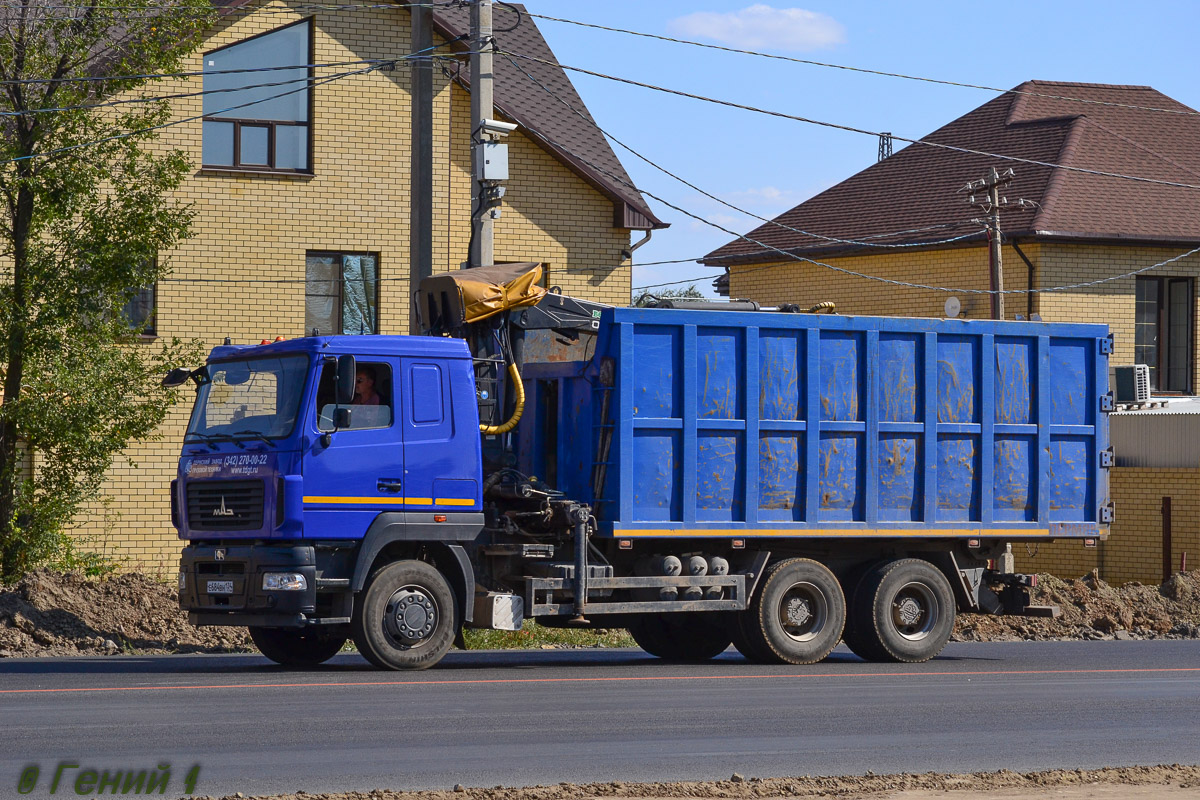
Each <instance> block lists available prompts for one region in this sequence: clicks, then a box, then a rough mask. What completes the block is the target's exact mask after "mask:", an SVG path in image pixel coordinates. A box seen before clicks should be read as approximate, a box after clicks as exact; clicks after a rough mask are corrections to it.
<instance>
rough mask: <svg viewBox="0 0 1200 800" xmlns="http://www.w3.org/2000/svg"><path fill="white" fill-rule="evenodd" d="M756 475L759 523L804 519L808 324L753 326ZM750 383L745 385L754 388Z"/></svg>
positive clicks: (750, 389)
mask: <svg viewBox="0 0 1200 800" xmlns="http://www.w3.org/2000/svg"><path fill="white" fill-rule="evenodd" d="M757 338H758V387H757V389H758V391H757V392H756V393H754V394H755V395H756V396H755V399H756V400H757V403H758V419H757V426H758V437H757V438H758V480H757V490H758V491H757V499H758V502H757V515H756V516H755V517H753V519H754V521H756V522H761V523H773V522H803V521H804V520H805V519H806V507H807V506H806V501H807V496H808V492H807V475H808V466H807V465H808V439H807V429H808V422H807V420H808V380H807V375H808V372H809V370H808V350H809V347H808V340H809V331H808V330H807V329H792V330H779V329H772V328H767V329H763V330H760V331H758V337H757ZM754 389H755V387H754V386H753V385H750V386H749V387H748V390H749V391H750V392H752V393H753V392H754Z"/></svg>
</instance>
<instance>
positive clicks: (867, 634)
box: [842, 561, 888, 661]
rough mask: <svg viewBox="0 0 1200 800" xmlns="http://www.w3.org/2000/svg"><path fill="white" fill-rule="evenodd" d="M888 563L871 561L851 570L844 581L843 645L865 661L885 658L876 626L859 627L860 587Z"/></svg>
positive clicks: (844, 577)
mask: <svg viewBox="0 0 1200 800" xmlns="http://www.w3.org/2000/svg"><path fill="white" fill-rule="evenodd" d="M886 563H888V562H886V561H869V562H867V563H865V564H860V565H859V566H857V567H855V568H854V569H852V570H850V572H848V573H847V574H846V575H845V576H843V579H842V592H843V593H844V594H845V596H846V628H845V630H843V631H842V643H843V644H845V645H846V647H848V648H850V652H852V653H854V655H856V656H858V657H859V658H861V659H862V660H863V661H880V660H885V658H884V657H883V656H881V655H880V654H879V649H878V648H879V646H878V644H876V641H877V640H876V637H875V635H874V626H873V625H870V624H868V625H866V626H863V627H860V625H859V622H858V615H857V614H856V613H855V610H856V609H857V607H858V606H857V603H858V599H857V598H858V587H859V586H861V585H862V582H863V579H864V578H865V577H866V576H867V574H868V573H870V572H871V571H872V570H874V569H875V568H876V567H878V566H879V565H880V564H886Z"/></svg>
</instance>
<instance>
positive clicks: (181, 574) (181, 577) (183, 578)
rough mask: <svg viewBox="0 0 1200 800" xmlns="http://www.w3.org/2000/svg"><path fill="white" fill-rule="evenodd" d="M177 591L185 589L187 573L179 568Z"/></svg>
mask: <svg viewBox="0 0 1200 800" xmlns="http://www.w3.org/2000/svg"><path fill="white" fill-rule="evenodd" d="M179 591H181V592H184V591H187V573H186V572H184V571H183V570H179Z"/></svg>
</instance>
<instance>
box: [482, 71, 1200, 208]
mask: <svg viewBox="0 0 1200 800" xmlns="http://www.w3.org/2000/svg"><path fill="white" fill-rule="evenodd" d="M500 52H501V53H502V54H504V55H507V56H513V57H515V58H523V59H525V60H526V61H534V62H537V63H539V64H545V65H547V66H553V67H558V68H560V69H566V70H570V71H572V72H579V73H582V74H584V75H591V76H593V77H596V78H604V79H605V80H610V81H616V82H617V83H625V84H629V85H630V86H637V87H640V88H642V89H650V90H653V91H656V92H663V93H664V94H672V95H676V96H678V97H686V98H689V99H691V100H701V101H703V102H705V103H713V104H715V105H719V106H726V107H728V108H737V109H741V110H742V111H753V112H754V113H756V114H765V115H766V116H770V117H778V118H780V119H790V120H793V121H795V122H804V123H807V124H809V125H819V126H821V127H824V128H833V129H834V130H840V131H848V132H850V133H859V134H863V135H866V136H872V137H876V138H877V137H878V136H879V135H880V132H879V131H869V130H866V129H865V128H856V127H854V126H852V125H843V124H841V123H837V122H826V121H824V120H818V119H812V118H811V117H801V116H797V115H795V114H787V113H784V112H783V111H772V110H771V109H766V108H759V107H758V106H751V105H746V104H744V103H735V102H734V101H732V100H720V99H718V98H715V97H707V96H705V95H701V94H695V93H693V92H685V91H682V90H680V89H669V88H667V87H665V86H657V85H655V84H653V83H645V82H643V81H636V80H633V79H632V78H622V77H619V76H616V75H608V74H606V73H603V72H596V71H594V70H589V69H584V68H583V67H570V66H567V65H566V64H559V63H557V62H552V61H547V60H545V59H543V58H538V57H536V56H528V55H523V54H521V53H513V52H511V51H507V50H501V51H500ZM892 138H893V139H899V140H900V141H902V142H908V143H910V144H919V145H924V146H925V147H936V148H939V149H942V150H951V151H953V152H956V153H967V154H969V155H976V156H985V157H987V158H998V159H1001V160H1003V161H1015V162H1017V163H1020V164H1032V165H1034V166H1037V167H1048V168H1050V169H1061V170H1066V171H1068V172H1079V173H1083V174H1086V175H1097V176H1100V177H1105V178H1122V179H1124V180H1131V181H1138V182H1140V183H1151V184H1155V185H1158V186H1173V187H1176V188H1179V189H1200V186H1198V185H1196V184H1192V183H1179V182H1177V181H1165V180H1159V179H1157V178H1143V177H1141V176H1138V175H1124V174H1121V173H1119V172H1105V171H1103V170H1096V169H1086V168H1084V167H1072V166H1068V165H1066V164H1054V163H1051V162H1049V161H1038V160H1037V159H1033V158H1021V157H1020V156H1006V155H1001V154H999V153H989V152H987V151H985V150H973V149H971V148H969V147H959V146H958V145H952V144H945V143H942V142H930V141H926V140H925V139H910V138H908V137H905V136H898V135H896V134H892Z"/></svg>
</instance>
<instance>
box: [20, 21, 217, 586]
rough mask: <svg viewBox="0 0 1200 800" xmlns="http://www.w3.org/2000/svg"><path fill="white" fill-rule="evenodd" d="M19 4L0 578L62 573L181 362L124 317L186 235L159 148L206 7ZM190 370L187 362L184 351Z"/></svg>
mask: <svg viewBox="0 0 1200 800" xmlns="http://www.w3.org/2000/svg"><path fill="white" fill-rule="evenodd" d="M87 2H88V4H80V5H78V6H68V5H65V4H62V3H61V0H24V1H23V2H22V0H17V2H9V3H6V4H5V5H4V6H3V7H2V8H0V392H2V393H3V396H2V398H0V577H4V578H11V577H13V576H15V575H18V574H20V573H22V572H23V571H25V570H27V569H29V568H30V567H33V566H35V565H37V564H38V563H41V562H44V561H46V560H47V559H50V558H53V557H54V556H56V555H57V554H59V553H60V552H61V551H62V549H63V548H64V547H65V546H66V544H67V539H66V534H65V530H66V528H67V527H68V526H69V525H70V522H71V519H72V518H73V517H74V516H75V514H76V513H77V512H78V511H79V509H80V507H81V505H82V504H83V503H84V502H86V501H87V500H89V499H92V498H94V497H95V496H96V495H97V493H98V490H99V487H100V483H101V481H102V479H103V476H104V473H105V472H106V470H107V469H108V467H109V466H110V465H111V464H112V462H113V460H114V459H115V458H116V457H117V455H118V454H119V453H120V452H121V450H123V449H124V448H125V447H126V446H127V445H128V444H129V443H130V442H132V441H134V440H136V439H138V438H141V437H146V436H150V435H152V434H153V431H154V430H155V428H156V427H157V426H158V425H159V424H160V423H161V422H162V420H163V419H164V417H165V415H166V413H167V409H168V408H169V407H170V406H171V405H172V404H173V403H174V402H175V396H174V395H173V394H171V393H167V392H163V391H162V390H161V389H159V388H158V387H157V385H156V378H157V377H159V376H161V374H162V372H163V370H164V369H165V368H166V367H168V366H169V365H171V364H173V363H175V362H176V361H177V360H179V359H181V358H183V357H184V356H185V354H184V350H185V346H184V345H181V344H180V343H179V342H177V341H174V342H170V343H159V344H157V345H153V346H151V345H147V344H139V343H136V341H135V340H136V339H137V337H136V335H131V334H137V333H139V332H140V331H137V330H131V326H130V323H129V320H127V319H126V318H125V317H124V315H123V313H122V309H123V307H124V305H125V303H126V302H127V300H128V299H130V297H131V293H132V292H134V291H136V290H137V288H138V287H145V286H149V285H152V284H153V283H154V282H155V281H156V280H157V279H158V278H159V277H160V276H161V275H163V274H164V271H165V269H166V265H165V264H164V263H163V262H161V261H160V260H159V259H158V258H157V255H158V253H159V252H160V251H163V250H167V249H169V248H170V247H172V246H173V245H175V244H176V243H177V242H179V241H180V240H181V239H182V238H184V237H185V236H186V235H187V232H188V226H189V224H190V220H191V210H190V208H188V207H187V206H186V205H184V204H182V203H180V202H178V201H177V200H175V199H173V197H172V190H174V189H175V188H177V187H178V186H179V184H180V182H181V181H182V180H183V178H184V175H185V174H186V171H187V169H188V164H187V160H186V159H185V157H184V155H183V153H181V152H178V151H168V150H166V149H165V148H157V149H156V148H155V147H154V145H153V141H154V139H155V138H156V132H155V131H154V130H153V128H155V127H156V126H160V125H162V124H163V123H165V122H167V121H168V120H169V119H170V113H171V112H170V108H169V104H168V102H167V101H165V100H157V101H154V102H136V103H127V104H126V103H117V104H113V103H112V101H113V100H114V99H126V98H130V97H139V98H146V97H153V96H155V93H156V92H161V86H162V84H160V83H158V82H156V81H153V80H148V79H147V78H146V77H138V76H146V75H152V74H155V73H160V74H161V73H168V72H177V71H178V70H179V68H180V66H181V64H182V60H183V58H184V56H186V55H187V54H188V53H190V52H191V51H192V50H193V49H194V48H195V47H196V46H197V45H198V43H199V41H200V38H199V37H200V34H201V32H202V31H203V30H204V29H205V28H206V27H207V26H208V25H210V24H211V22H212V16H211V15H212V10H211V5H210V4H209V2H208V0H87ZM187 355H191V353H188V354H187Z"/></svg>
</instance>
